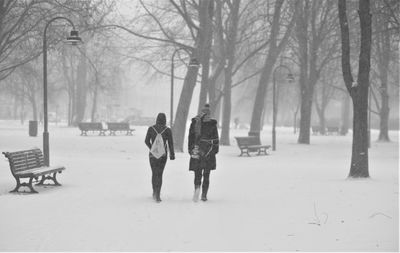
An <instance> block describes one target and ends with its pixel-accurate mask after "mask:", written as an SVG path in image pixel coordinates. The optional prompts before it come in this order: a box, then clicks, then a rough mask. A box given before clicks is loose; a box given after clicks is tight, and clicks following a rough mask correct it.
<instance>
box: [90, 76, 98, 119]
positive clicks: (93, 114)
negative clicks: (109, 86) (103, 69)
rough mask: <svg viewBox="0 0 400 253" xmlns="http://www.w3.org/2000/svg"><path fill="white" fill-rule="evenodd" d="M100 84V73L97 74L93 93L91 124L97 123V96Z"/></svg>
mask: <svg viewBox="0 0 400 253" xmlns="http://www.w3.org/2000/svg"><path fill="white" fill-rule="evenodd" d="M98 87H99V83H98V73H97V72H95V83H94V91H93V104H92V113H91V117H90V120H91V122H95V121H96V112H97V96H98V89H99V88H98Z"/></svg>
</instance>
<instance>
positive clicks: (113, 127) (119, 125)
mask: <svg viewBox="0 0 400 253" xmlns="http://www.w3.org/2000/svg"><path fill="white" fill-rule="evenodd" d="M107 127H108V131H110V135H115V132H116V131H126V135H132V132H133V131H135V129H132V128H130V126H129V123H128V122H107Z"/></svg>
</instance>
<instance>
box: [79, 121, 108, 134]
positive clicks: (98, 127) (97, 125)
mask: <svg viewBox="0 0 400 253" xmlns="http://www.w3.org/2000/svg"><path fill="white" fill-rule="evenodd" d="M78 127H79V130H81V135H87V132H88V131H92V132H96V131H98V132H99V135H103V136H104V135H106V131H107V129H104V128H103V124H102V123H101V122H80V123H78Z"/></svg>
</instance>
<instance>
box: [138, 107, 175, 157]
mask: <svg viewBox="0 0 400 253" xmlns="http://www.w3.org/2000/svg"><path fill="white" fill-rule="evenodd" d="M153 127H154V128H155V129H156V130H157V132H158V133H161V132H162V131H163V130H164V129H165V131H164V132H163V133H162V134H161V136H162V138H163V140H164V144H165V145H168V147H169V148H166V149H165V152H166V155H168V149H169V151H170V152H171V154H170V156H169V157H170V159H171V160H173V159H175V151H174V142H173V139H172V131H171V129H170V128H169V127H167V126H166V118H165V114H164V113H159V114H158V116H157V120H156V124H155V125H153V126H151V127H149V128H148V129H147V134H146V138H145V140H144V142H145V143H146V145H147V147H148V148H149V150H150V149H151V145H152V143H153V142H154V140H155V139H156V136H157V132H156V131H154V129H153ZM149 155H150V156H152V155H151V153H149Z"/></svg>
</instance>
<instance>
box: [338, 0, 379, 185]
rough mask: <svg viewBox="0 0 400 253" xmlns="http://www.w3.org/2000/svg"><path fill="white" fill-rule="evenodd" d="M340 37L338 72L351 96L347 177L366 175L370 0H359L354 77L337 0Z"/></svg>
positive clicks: (341, 3) (344, 17)
mask: <svg viewBox="0 0 400 253" xmlns="http://www.w3.org/2000/svg"><path fill="white" fill-rule="evenodd" d="M338 9H339V21H340V30H341V35H342V36H341V41H342V43H341V44H342V72H343V79H344V82H345V85H346V88H347V90H348V92H349V94H350V96H351V98H352V100H353V108H354V110H353V114H354V115H353V145H352V156H351V166H350V173H349V177H369V171H368V89H369V74H370V57H371V30H372V28H371V23H372V22H371V13H370V1H369V0H359V11H358V13H359V17H360V33H361V45H360V56H359V65H358V80H357V81H354V79H353V75H352V72H351V65H350V32H349V23H348V19H347V13H346V10H347V8H346V0H338Z"/></svg>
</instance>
